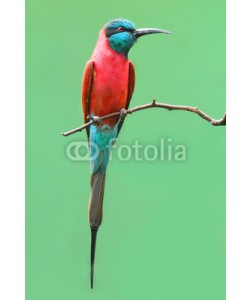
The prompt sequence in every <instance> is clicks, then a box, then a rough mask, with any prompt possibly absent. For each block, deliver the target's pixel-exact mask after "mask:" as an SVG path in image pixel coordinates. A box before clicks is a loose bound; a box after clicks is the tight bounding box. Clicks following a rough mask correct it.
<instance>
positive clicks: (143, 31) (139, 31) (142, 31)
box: [134, 28, 171, 38]
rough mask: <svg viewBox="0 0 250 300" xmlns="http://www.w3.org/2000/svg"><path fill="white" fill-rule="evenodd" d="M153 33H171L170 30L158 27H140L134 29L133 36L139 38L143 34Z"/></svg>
mask: <svg viewBox="0 0 250 300" xmlns="http://www.w3.org/2000/svg"><path fill="white" fill-rule="evenodd" d="M154 33H164V34H171V32H170V31H167V30H164V29H159V28H140V29H136V30H135V31H134V36H135V38H139V37H141V36H143V35H146V34H154Z"/></svg>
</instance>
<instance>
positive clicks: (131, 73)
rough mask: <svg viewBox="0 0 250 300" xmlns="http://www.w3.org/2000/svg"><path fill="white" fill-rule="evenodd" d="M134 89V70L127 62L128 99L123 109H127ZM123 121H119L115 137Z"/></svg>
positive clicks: (130, 63)
mask: <svg viewBox="0 0 250 300" xmlns="http://www.w3.org/2000/svg"><path fill="white" fill-rule="evenodd" d="M134 88H135V68H134V66H133V64H132V62H131V61H130V62H129V71H128V97H127V102H126V106H125V108H126V109H128V107H129V103H130V100H131V98H132V95H133V92H134ZM122 124H123V121H121V122H120V123H119V125H118V132H117V135H118V134H119V131H120V130H121V127H122Z"/></svg>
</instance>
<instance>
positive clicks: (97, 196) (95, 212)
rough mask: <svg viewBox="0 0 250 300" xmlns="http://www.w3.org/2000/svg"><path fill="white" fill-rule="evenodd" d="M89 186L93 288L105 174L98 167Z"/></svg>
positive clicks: (91, 282)
mask: <svg viewBox="0 0 250 300" xmlns="http://www.w3.org/2000/svg"><path fill="white" fill-rule="evenodd" d="M90 186H91V193H90V198H89V224H90V228H91V255H90V268H91V273H90V284H91V288H93V281H94V262H95V247H96V237H97V231H98V228H99V226H100V225H101V223H102V204H103V196H104V186H105V174H103V172H102V170H101V168H99V169H98V171H97V172H96V173H95V174H92V176H91V181H90Z"/></svg>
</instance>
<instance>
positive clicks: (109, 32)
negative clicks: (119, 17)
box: [106, 26, 135, 38]
mask: <svg viewBox="0 0 250 300" xmlns="http://www.w3.org/2000/svg"><path fill="white" fill-rule="evenodd" d="M120 27H123V26H120ZM123 28H124V29H123V31H120V30H119V28H106V37H107V38H109V37H111V35H113V34H116V33H121V32H126V31H127V32H130V33H133V32H134V31H135V29H126V28H125V27H123Z"/></svg>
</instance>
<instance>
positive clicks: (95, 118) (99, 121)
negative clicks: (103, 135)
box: [90, 116, 103, 126]
mask: <svg viewBox="0 0 250 300" xmlns="http://www.w3.org/2000/svg"><path fill="white" fill-rule="evenodd" d="M90 119H91V120H92V121H93V122H94V125H95V126H101V125H102V124H103V122H102V119H101V118H100V117H98V116H91V117H90Z"/></svg>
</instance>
